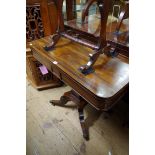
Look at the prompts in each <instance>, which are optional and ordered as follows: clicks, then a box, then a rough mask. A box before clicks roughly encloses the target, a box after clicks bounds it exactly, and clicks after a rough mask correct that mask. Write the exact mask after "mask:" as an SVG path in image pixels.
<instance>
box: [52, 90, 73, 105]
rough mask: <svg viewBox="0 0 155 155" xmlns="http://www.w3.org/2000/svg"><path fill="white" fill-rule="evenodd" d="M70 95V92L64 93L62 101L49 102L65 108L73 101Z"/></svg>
mask: <svg viewBox="0 0 155 155" xmlns="http://www.w3.org/2000/svg"><path fill="white" fill-rule="evenodd" d="M69 95H70V91H69V92H66V93H64V95H63V96H61V97H60V100H50V101H49V102H50V103H51V104H52V105H54V106H55V105H58V106H64V105H65V104H66V103H67V102H68V101H71V99H70V97H69Z"/></svg>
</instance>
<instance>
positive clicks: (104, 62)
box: [31, 36, 129, 98]
mask: <svg viewBox="0 0 155 155" xmlns="http://www.w3.org/2000/svg"><path fill="white" fill-rule="evenodd" d="M50 42H51V39H50V36H48V37H45V38H42V39H39V40H35V41H33V42H32V46H31V49H32V50H33V51H35V52H36V53H37V54H38V55H40V56H41V58H46V59H47V60H48V61H49V62H51V64H54V65H56V67H57V68H58V69H59V70H61V71H62V72H63V73H65V74H67V75H68V76H69V77H70V78H71V79H72V80H73V81H74V82H75V83H77V84H78V85H80V86H81V87H84V88H85V89H86V90H88V91H90V92H91V93H93V94H94V95H95V96H96V97H99V98H110V97H113V96H114V95H116V94H118V93H119V91H122V90H123V89H124V88H125V87H126V86H127V85H128V83H129V73H128V71H129V62H128V59H127V58H125V57H122V56H121V55H119V56H118V57H117V58H111V57H107V56H106V55H104V54H102V55H101V56H100V57H99V59H98V60H97V62H96V63H95V65H94V69H95V72H94V73H90V74H89V75H83V74H82V73H81V72H80V71H79V70H78V69H79V67H80V66H81V65H84V64H86V63H87V61H88V59H89V57H88V55H89V54H90V53H93V50H92V49H90V48H87V47H84V46H82V45H80V44H78V43H76V42H73V41H70V40H69V39H66V38H63V37H62V38H61V39H60V40H59V42H58V44H57V45H56V47H55V49H54V50H52V51H49V52H47V51H45V50H44V49H43V47H44V46H45V45H46V44H48V43H50ZM73 89H74V88H73Z"/></svg>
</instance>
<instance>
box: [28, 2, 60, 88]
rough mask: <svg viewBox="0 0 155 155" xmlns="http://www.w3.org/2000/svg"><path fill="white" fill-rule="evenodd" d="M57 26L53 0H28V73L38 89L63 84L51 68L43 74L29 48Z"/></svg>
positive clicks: (39, 64)
mask: <svg viewBox="0 0 155 155" xmlns="http://www.w3.org/2000/svg"><path fill="white" fill-rule="evenodd" d="M56 28H57V11H56V6H55V3H54V1H53V0H27V1H26V45H27V50H26V73H27V78H28V80H29V81H30V82H31V84H32V85H33V86H34V87H35V88H36V89H39V90H40V89H46V88H50V87H57V86H60V85H61V81H60V80H59V79H58V78H57V77H55V76H54V75H53V74H52V73H51V72H50V71H49V70H48V73H47V74H44V75H43V74H42V72H41V70H40V67H41V66H42V64H41V63H40V62H39V61H37V60H36V59H35V58H34V57H33V55H32V52H31V50H30V48H29V46H30V45H29V42H30V41H32V40H35V39H39V38H42V37H45V36H48V35H51V34H53V33H54V32H55V31H56Z"/></svg>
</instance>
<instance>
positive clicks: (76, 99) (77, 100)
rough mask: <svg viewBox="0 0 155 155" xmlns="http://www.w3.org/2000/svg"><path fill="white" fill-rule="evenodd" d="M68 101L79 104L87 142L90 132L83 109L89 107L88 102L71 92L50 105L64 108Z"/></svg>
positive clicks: (81, 122)
mask: <svg viewBox="0 0 155 155" xmlns="http://www.w3.org/2000/svg"><path fill="white" fill-rule="evenodd" d="M68 101H73V102H74V103H76V104H77V108H78V112H79V120H80V124H81V128H82V132H83V137H84V138H85V139H86V140H89V132H88V128H87V127H86V125H85V120H84V113H83V109H84V107H85V106H86V105H87V102H86V101H85V100H84V99H83V98H82V97H81V96H80V95H78V94H77V93H76V92H74V91H73V90H71V91H68V92H65V93H64V95H63V96H61V97H60V100H51V101H50V103H52V105H58V106H63V105H65V104H66V103H67V102H68Z"/></svg>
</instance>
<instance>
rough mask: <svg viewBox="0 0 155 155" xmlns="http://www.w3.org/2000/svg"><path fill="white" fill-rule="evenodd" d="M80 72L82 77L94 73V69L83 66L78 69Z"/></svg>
mask: <svg viewBox="0 0 155 155" xmlns="http://www.w3.org/2000/svg"><path fill="white" fill-rule="evenodd" d="M79 70H80V72H81V73H82V74H84V75H88V74H90V73H93V72H94V69H93V67H91V66H87V65H83V66H81V67H80V68H79Z"/></svg>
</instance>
